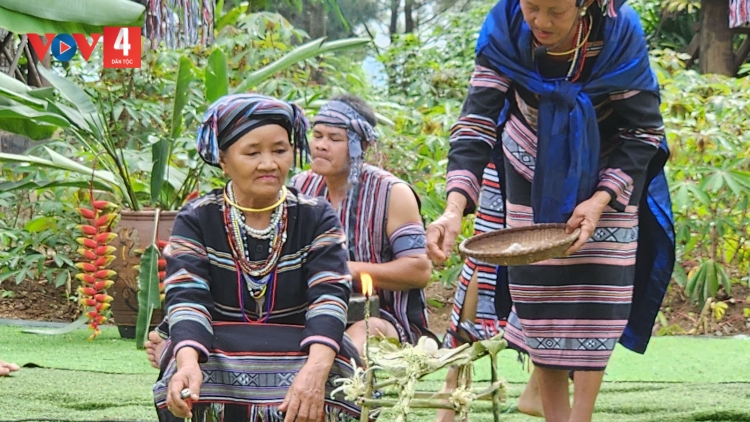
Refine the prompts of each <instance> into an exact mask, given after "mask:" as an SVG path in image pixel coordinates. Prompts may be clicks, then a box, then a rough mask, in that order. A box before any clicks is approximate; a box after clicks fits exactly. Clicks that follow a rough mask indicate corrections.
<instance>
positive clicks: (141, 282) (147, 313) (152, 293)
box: [135, 244, 161, 349]
mask: <svg viewBox="0 0 750 422" xmlns="http://www.w3.org/2000/svg"><path fill="white" fill-rule="evenodd" d="M158 261H159V250H158V249H157V248H156V245H154V244H151V245H149V246H148V248H146V251H145V252H144V253H143V256H142V257H141V267H140V270H139V272H138V320H137V322H136V327H135V341H136V347H137V348H139V349H142V348H143V343H144V342H145V341H146V336H148V330H149V328H150V327H151V316H152V315H153V311H154V309H159V308H160V307H161V300H160V298H159V270H158Z"/></svg>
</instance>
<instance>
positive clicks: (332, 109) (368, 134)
mask: <svg viewBox="0 0 750 422" xmlns="http://www.w3.org/2000/svg"><path fill="white" fill-rule="evenodd" d="M317 124H323V125H326V126H333V127H340V128H344V129H346V135H347V138H348V141H349V165H350V166H351V170H350V171H349V182H350V183H357V182H358V181H359V175H360V174H361V172H362V164H363V163H364V158H365V151H364V149H363V148H362V146H363V145H370V144H372V143H374V142H375V141H377V139H378V134H377V133H376V132H375V129H374V128H373V127H372V125H371V124H370V123H369V122H368V121H367V120H366V119H365V118H364V117H363V116H362V115H361V114H359V112H357V110H355V109H354V108H352V107H351V106H350V105H349V104H347V103H345V102H343V101H338V100H333V101H329V102H328V103H327V104H326V105H324V106H323V107H321V108H320V111H319V112H318V114H317V115H316V116H315V119H313V126H315V125H317Z"/></svg>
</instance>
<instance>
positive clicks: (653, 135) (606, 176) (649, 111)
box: [598, 91, 664, 211]
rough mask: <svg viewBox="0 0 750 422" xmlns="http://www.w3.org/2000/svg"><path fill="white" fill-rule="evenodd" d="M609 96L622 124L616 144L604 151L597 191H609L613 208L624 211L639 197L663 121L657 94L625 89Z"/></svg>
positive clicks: (657, 143) (655, 150)
mask: <svg viewBox="0 0 750 422" xmlns="http://www.w3.org/2000/svg"><path fill="white" fill-rule="evenodd" d="M609 98H610V100H611V101H612V107H613V110H614V112H615V113H616V114H617V115H618V117H619V121H620V122H621V124H620V126H619V127H618V132H617V140H618V142H617V147H615V148H614V149H613V150H612V151H611V152H610V153H609V154H607V156H606V159H605V162H604V163H603V164H604V165H603V169H602V170H601V171H600V173H599V186H598V190H601V191H605V192H608V193H609V194H610V196H611V197H612V201H611V202H610V206H611V207H612V208H614V209H616V210H618V211H624V210H625V207H626V206H628V205H631V204H637V203H638V201H639V200H640V197H641V193H642V191H643V189H644V185H645V183H646V179H647V177H648V175H647V172H648V164H649V162H650V161H651V159H652V158H653V157H654V156H655V155H656V152H657V151H658V147H659V143H660V142H661V140H662V138H664V122H663V120H662V116H661V112H660V111H659V96H658V94H657V93H654V92H646V91H626V92H618V93H613V94H611V95H610V96H609Z"/></svg>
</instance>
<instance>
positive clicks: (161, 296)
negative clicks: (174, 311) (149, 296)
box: [159, 293, 167, 302]
mask: <svg viewBox="0 0 750 422" xmlns="http://www.w3.org/2000/svg"><path fill="white" fill-rule="evenodd" d="M165 297H167V295H165V294H164V293H162V294H160V295H159V299H161V301H162V302H164V298H165Z"/></svg>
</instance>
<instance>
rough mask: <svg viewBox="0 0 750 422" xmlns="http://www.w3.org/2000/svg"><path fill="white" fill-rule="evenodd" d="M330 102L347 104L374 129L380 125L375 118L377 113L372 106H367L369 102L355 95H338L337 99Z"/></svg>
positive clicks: (334, 98)
mask: <svg viewBox="0 0 750 422" xmlns="http://www.w3.org/2000/svg"><path fill="white" fill-rule="evenodd" d="M330 101H341V102H342V103H345V104H346V105H348V106H349V107H351V108H353V109H354V110H356V111H357V113H359V114H361V115H362V117H364V118H365V120H367V123H369V124H370V125H371V126H372V127H375V126H376V125H377V124H378V118H377V117H375V111H374V110H373V109H372V107H371V106H370V104H367V101H365V100H363V99H362V98H359V97H358V96H356V95H354V94H341V95H336V96H335V97H333V98H331V99H330Z"/></svg>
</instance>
